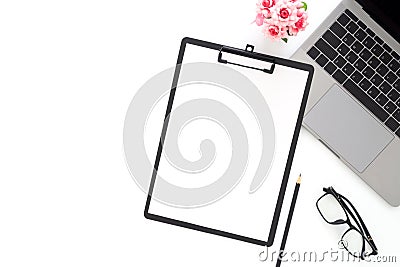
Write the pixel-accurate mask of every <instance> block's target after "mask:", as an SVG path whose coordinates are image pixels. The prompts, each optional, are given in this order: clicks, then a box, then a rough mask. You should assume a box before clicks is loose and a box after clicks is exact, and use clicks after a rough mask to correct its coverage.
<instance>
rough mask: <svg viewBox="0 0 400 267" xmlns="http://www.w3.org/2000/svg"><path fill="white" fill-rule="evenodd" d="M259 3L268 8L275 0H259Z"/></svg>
mask: <svg viewBox="0 0 400 267" xmlns="http://www.w3.org/2000/svg"><path fill="white" fill-rule="evenodd" d="M261 5H262V6H263V7H264V8H270V7H273V6H274V5H275V0H261Z"/></svg>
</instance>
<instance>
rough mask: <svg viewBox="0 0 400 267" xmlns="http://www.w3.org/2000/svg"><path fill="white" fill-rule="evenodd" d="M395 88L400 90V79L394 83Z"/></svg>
mask: <svg viewBox="0 0 400 267" xmlns="http://www.w3.org/2000/svg"><path fill="white" fill-rule="evenodd" d="M393 87H394V89H396V90H397V92H400V79H397V80H396V81H395V82H394V84H393Z"/></svg>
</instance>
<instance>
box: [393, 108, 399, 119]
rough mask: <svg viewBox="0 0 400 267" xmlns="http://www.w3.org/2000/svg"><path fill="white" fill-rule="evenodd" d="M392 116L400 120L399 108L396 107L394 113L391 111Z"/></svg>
mask: <svg viewBox="0 0 400 267" xmlns="http://www.w3.org/2000/svg"><path fill="white" fill-rule="evenodd" d="M392 116H393V118H395V119H396V120H397V121H398V122H400V108H398V109H397V110H396V111H395V112H394V113H393V115H392Z"/></svg>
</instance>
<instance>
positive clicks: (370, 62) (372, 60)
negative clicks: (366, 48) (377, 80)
mask: <svg viewBox="0 0 400 267" xmlns="http://www.w3.org/2000/svg"><path fill="white" fill-rule="evenodd" d="M361 53H362V52H361ZM380 63H381V62H380V61H379V59H377V58H376V57H372V58H370V59H369V60H368V65H370V66H371V68H373V69H376V67H378V66H379V64H380Z"/></svg>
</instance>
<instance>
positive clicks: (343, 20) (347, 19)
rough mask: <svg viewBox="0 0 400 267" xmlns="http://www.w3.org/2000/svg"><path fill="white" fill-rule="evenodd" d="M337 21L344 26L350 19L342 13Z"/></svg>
mask: <svg viewBox="0 0 400 267" xmlns="http://www.w3.org/2000/svg"><path fill="white" fill-rule="evenodd" d="M337 21H339V23H340V24H342V25H343V26H346V24H347V23H348V22H349V21H350V18H349V17H348V16H346V14H344V13H343V14H342V15H340V17H339V18H338V19H337Z"/></svg>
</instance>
